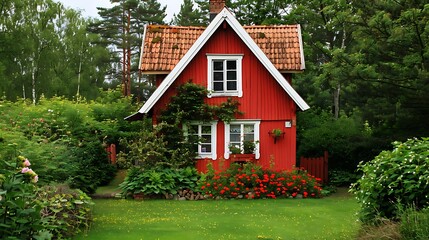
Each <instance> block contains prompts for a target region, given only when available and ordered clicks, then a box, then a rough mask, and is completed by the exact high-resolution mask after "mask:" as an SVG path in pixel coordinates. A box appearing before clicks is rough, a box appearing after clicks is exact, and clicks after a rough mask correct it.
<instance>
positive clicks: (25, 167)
mask: <svg viewBox="0 0 429 240" xmlns="http://www.w3.org/2000/svg"><path fill="white" fill-rule="evenodd" d="M37 180H38V176H37V174H36V173H35V172H34V171H33V170H31V168H30V162H29V161H28V159H26V158H24V157H21V156H20V157H18V159H17V160H16V161H15V162H6V161H4V162H3V163H2V164H0V236H1V238H2V239H33V238H36V239H49V238H50V237H51V234H50V233H49V232H48V231H47V230H46V228H48V227H49V226H48V223H47V221H45V220H46V219H44V218H42V216H41V215H40V211H41V209H42V204H41V203H40V202H39V201H37V199H36V196H37V186H36V185H35V183H36V182H37Z"/></svg>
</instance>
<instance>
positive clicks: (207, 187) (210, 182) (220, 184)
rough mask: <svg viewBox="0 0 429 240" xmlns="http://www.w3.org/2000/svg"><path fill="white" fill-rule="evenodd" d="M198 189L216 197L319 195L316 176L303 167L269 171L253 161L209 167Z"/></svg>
mask: <svg viewBox="0 0 429 240" xmlns="http://www.w3.org/2000/svg"><path fill="white" fill-rule="evenodd" d="M200 189H201V191H202V192H204V193H205V194H206V195H207V196H208V197H212V198H217V197H222V198H252V199H253V198H278V197H292V198H296V197H298V196H302V197H303V198H310V197H311V198H318V197H321V190H322V188H321V187H320V179H316V178H314V177H313V176H311V175H309V174H308V173H307V172H306V171H304V170H300V169H295V170H292V171H273V170H269V169H262V168H261V167H260V166H257V165H254V164H250V163H247V164H244V165H243V166H241V165H239V164H231V166H230V168H228V169H227V170H225V171H223V172H218V173H216V172H215V171H213V168H211V167H209V171H208V173H207V174H206V175H205V176H204V177H203V179H202V181H201V182H200Z"/></svg>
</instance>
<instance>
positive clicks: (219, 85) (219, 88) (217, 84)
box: [213, 82, 223, 91]
mask: <svg viewBox="0 0 429 240" xmlns="http://www.w3.org/2000/svg"><path fill="white" fill-rule="evenodd" d="M213 90H214V91H223V82H214V83H213Z"/></svg>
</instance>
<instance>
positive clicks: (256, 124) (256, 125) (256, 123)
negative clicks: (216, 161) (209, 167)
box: [224, 120, 261, 159]
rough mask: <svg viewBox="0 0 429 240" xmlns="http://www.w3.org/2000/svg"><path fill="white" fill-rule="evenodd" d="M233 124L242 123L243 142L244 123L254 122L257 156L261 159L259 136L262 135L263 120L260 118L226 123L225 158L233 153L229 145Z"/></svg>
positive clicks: (241, 137) (242, 137)
mask: <svg viewBox="0 0 429 240" xmlns="http://www.w3.org/2000/svg"><path fill="white" fill-rule="evenodd" d="M231 124H233V125H237V124H239V125H241V136H240V139H241V142H243V140H244V131H243V128H244V125H251V124H253V129H254V133H253V140H254V141H255V158H256V159H259V158H260V156H261V154H260V152H259V149H260V146H259V144H260V141H259V136H260V125H261V121H260V120H240V121H231V122H230V123H225V153H224V158H225V159H229V155H230V154H231V151H230V150H229V145H230V141H231V140H230V135H229V134H230V129H231Z"/></svg>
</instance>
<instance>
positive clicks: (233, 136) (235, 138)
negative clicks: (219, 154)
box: [229, 134, 240, 142]
mask: <svg viewBox="0 0 429 240" xmlns="http://www.w3.org/2000/svg"><path fill="white" fill-rule="evenodd" d="M229 140H230V141H231V142H240V134H231V135H230V136H229Z"/></svg>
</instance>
